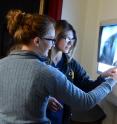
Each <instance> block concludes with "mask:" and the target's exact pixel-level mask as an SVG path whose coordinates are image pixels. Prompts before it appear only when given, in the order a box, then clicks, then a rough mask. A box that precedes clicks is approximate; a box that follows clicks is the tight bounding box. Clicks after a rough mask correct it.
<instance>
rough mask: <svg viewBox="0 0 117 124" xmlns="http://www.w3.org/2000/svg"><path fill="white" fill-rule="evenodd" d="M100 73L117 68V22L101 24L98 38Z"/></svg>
mask: <svg viewBox="0 0 117 124" xmlns="http://www.w3.org/2000/svg"><path fill="white" fill-rule="evenodd" d="M98 39H99V40H98V57H97V62H98V67H97V71H98V72H104V71H106V70H107V69H109V68H112V67H114V66H117V21H116V20H114V21H110V22H109V21H108V22H103V23H101V24H100V27H99V38H98Z"/></svg>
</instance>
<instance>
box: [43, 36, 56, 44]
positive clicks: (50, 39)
mask: <svg viewBox="0 0 117 124" xmlns="http://www.w3.org/2000/svg"><path fill="white" fill-rule="evenodd" d="M41 39H44V40H47V41H52V44H53V45H55V42H56V39H52V38H46V37H43V38H41Z"/></svg>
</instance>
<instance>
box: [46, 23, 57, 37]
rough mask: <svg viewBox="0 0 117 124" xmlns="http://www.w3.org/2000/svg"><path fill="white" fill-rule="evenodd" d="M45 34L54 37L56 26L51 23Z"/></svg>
mask: <svg viewBox="0 0 117 124" xmlns="http://www.w3.org/2000/svg"><path fill="white" fill-rule="evenodd" d="M45 36H47V37H52V38H53V37H55V28H54V25H53V24H51V25H50V26H49V29H48V32H47V34H46V35H45Z"/></svg>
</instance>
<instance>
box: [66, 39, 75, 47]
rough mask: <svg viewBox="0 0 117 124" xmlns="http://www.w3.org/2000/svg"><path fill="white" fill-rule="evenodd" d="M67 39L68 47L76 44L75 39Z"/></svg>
mask: <svg viewBox="0 0 117 124" xmlns="http://www.w3.org/2000/svg"><path fill="white" fill-rule="evenodd" d="M64 39H65V42H66V43H67V44H68V45H71V46H72V45H74V43H75V39H74V38H73V39H70V38H69V37H66V38H64Z"/></svg>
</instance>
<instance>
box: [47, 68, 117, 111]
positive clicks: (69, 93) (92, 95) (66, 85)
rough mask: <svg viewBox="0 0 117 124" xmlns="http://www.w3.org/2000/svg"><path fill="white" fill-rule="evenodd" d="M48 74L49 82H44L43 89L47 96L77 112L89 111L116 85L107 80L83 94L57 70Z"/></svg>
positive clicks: (112, 81) (52, 70)
mask: <svg viewBox="0 0 117 124" xmlns="http://www.w3.org/2000/svg"><path fill="white" fill-rule="evenodd" d="M49 73H50V74H51V76H49V77H50V78H49V82H48V81H46V82H45V89H46V91H48V93H49V95H51V96H53V97H55V98H58V99H62V100H63V101H64V103H66V104H68V105H69V106H71V107H72V108H74V109H77V110H89V109H90V108H92V107H93V106H95V104H97V103H98V102H100V101H101V100H102V99H104V97H105V96H107V94H108V93H109V92H111V90H112V87H113V86H114V85H115V83H116V82H115V81H114V80H112V79H107V80H106V82H104V83H102V84H100V85H99V86H98V87H96V88H95V89H94V90H92V91H90V92H88V93H85V92H84V91H82V90H81V89H79V88H78V87H76V86H75V85H74V84H73V83H71V82H70V81H69V80H67V78H66V77H65V76H64V75H63V74H62V73H61V72H59V71H58V70H57V69H54V68H51V71H50V72H49Z"/></svg>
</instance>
